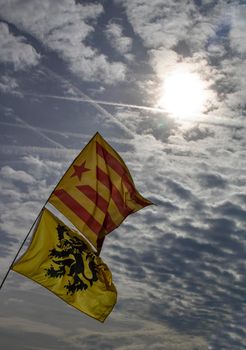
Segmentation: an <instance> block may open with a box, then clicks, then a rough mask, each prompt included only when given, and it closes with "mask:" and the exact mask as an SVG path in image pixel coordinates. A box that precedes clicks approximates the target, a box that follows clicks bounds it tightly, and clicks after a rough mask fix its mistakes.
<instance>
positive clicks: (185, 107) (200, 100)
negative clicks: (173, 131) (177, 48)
mask: <svg viewBox="0 0 246 350" xmlns="http://www.w3.org/2000/svg"><path fill="white" fill-rule="evenodd" d="M205 102H206V90H205V83H204V82H203V81H202V79H201V78H200V77H199V75H198V74H196V73H191V72H188V71H179V70H176V71H173V72H170V74H168V75H167V77H166V78H165V79H164V81H163V85H162V88H161V96H160V98H159V101H158V102H157V107H159V108H162V109H164V110H165V111H166V112H167V113H168V114H169V115H170V117H173V118H175V119H181V120H182V119H196V118H197V117H199V114H201V113H202V111H203V109H204V106H205Z"/></svg>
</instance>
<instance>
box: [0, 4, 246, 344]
mask: <svg viewBox="0 0 246 350" xmlns="http://www.w3.org/2000/svg"><path fill="white" fill-rule="evenodd" d="M0 6H1V14H0V48H1V55H0V72H1V75H0V127H1V140H0V142H1V147H0V156H1V158H0V167H1V169H0V175H1V176H0V186H1V202H0V207H1V211H0V212H1V219H0V265H1V269H0V277H1V278H3V277H4V275H5V272H6V271H7V269H8V266H9V265H10V263H11V261H12V259H13V257H14V256H15V253H16V251H17V249H18V247H19V245H20V243H21V242H22V240H23V239H24V237H25V235H26V233H27V232H28V230H29V228H30V226H31V224H32V222H33V221H34V220H35V218H36V216H37V215H38V213H39V211H40V209H41V208H42V206H43V205H44V203H45V201H46V199H47V197H48V196H49V194H50V193H51V191H52V190H53V188H54V186H55V185H56V183H57V181H58V180H59V179H60V177H61V176H62V174H63V173H64V171H65V170H66V168H67V167H68V165H69V164H70V163H71V161H72V160H73V159H74V157H75V156H76V155H77V154H78V152H79V151H80V150H81V149H82V148H83V146H84V145H85V144H86V143H87V142H88V141H89V140H90V138H91V137H92V136H93V135H94V134H95V132H96V131H99V132H100V133H101V134H102V136H103V137H104V138H105V139H106V140H107V141H108V142H109V143H110V144H111V145H112V146H113V147H114V148H115V149H116V150H117V151H118V152H119V153H120V155H121V156H122V158H123V159H124V160H125V162H126V164H127V165H128V167H129V169H130V171H131V174H132V176H133V178H134V180H135V183H136V186H137V188H138V189H139V191H140V192H141V193H142V194H143V195H144V196H145V197H147V198H149V199H150V200H152V201H153V202H154V203H155V204H157V205H156V206H150V207H147V208H145V209H143V210H142V211H141V212H138V213H136V214H134V215H132V216H130V217H128V218H127V219H126V221H125V222H124V223H123V224H122V225H121V227H119V228H118V229H117V230H115V231H114V232H112V233H111V234H110V235H109V236H108V237H107V239H106V241H105V243H104V247H103V250H102V253H101V256H102V258H103V259H104V261H105V262H106V263H107V264H108V265H109V266H110V268H111V270H112V273H113V277H114V282H115V284H116V286H117V289H118V294H119V295H118V303H117V305H116V307H115V309H114V310H113V312H112V314H111V315H110V316H109V318H108V319H107V321H106V323H105V324H100V323H99V322H97V321H95V320H93V319H90V318H89V317H86V316H85V315H83V314H81V313H79V312H78V311H77V310H74V309H72V308H71V307H69V306H68V305H66V304H65V303H64V302H63V301H61V300H59V299H58V298H56V297H55V296H54V295H52V294H51V293H49V292H48V291H46V290H45V289H44V288H42V287H40V286H38V285H35V284H34V283H32V282H31V281H29V280H28V279H25V278H23V277H21V276H18V275H17V274H15V273H13V272H11V273H10V275H9V277H8V279H7V281H6V283H5V285H4V287H3V289H2V290H1V302H0V305H1V315H0V336H1V344H3V345H2V346H3V347H5V348H8V349H16V348H18V349H20V350H27V349H35V350H48V349H87V350H92V349H95V348H98V347H101V348H103V349H114V350H136V349H146V348H148V349H150V350H160V349H162V350H163V349H164V350H166V349H167V350H171V349H173V350H205V349H207V350H215V349H216V350H217V349H225V350H227V349H228V350H229V349H234V350H243V349H245V347H246V343H245V339H246V337H245V301H246V298H245V295H246V288H245V257H246V256H245V255H246V254H245V221H246V195H245V189H246V176H245V169H246V157H245V155H246V151H245V146H246V139H245V127H246V123H245V96H246V83H245V82H246V73H245V72H246V65H245V56H246V41H245V30H246V21H245V18H246V4H245V1H223V0H220V1H219V0H218V1H210V0H204V1H203V0H200V1H169V0H168V1H161V0H153V1H151V2H150V1H147V0H141V1H140V0H125V1H122V0H115V1H113V0H112V1H106V0H105V1H98V2H97V1H79V0H78V1H74V0H60V1H53V0H43V1H38V0H33V1H27V0H22V1H18V0H7V1H6V0H5V1H3V0H0Z"/></svg>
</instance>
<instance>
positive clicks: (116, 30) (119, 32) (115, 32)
mask: <svg viewBox="0 0 246 350" xmlns="http://www.w3.org/2000/svg"><path fill="white" fill-rule="evenodd" d="M105 33H106V36H107V38H108V41H109V43H110V44H111V45H112V47H113V48H114V49H115V50H116V51H118V52H119V53H120V54H121V55H123V56H124V57H125V58H127V59H130V60H132V59H133V58H134V56H133V55H131V54H130V52H131V49H132V38H130V37H128V36H125V35H124V34H123V28H122V27H121V26H120V25H119V24H117V23H113V22H111V23H109V24H108V25H107V27H106V30H105Z"/></svg>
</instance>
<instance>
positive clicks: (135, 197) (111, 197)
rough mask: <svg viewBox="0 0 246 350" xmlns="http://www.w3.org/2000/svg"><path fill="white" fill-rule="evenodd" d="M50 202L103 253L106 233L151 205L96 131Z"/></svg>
mask: <svg viewBox="0 0 246 350" xmlns="http://www.w3.org/2000/svg"><path fill="white" fill-rule="evenodd" d="M49 203H51V204H52V205H53V206H54V207H55V208H57V209H58V210H59V211H60V212H61V213H62V214H63V215H64V216H65V217H67V218H68V219H69V220H70V221H71V222H72V223H73V224H74V225H75V226H76V227H77V228H78V230H79V231H80V232H82V233H83V234H84V236H85V237H86V238H87V239H88V240H89V241H90V242H91V244H92V245H93V246H94V247H95V248H96V250H97V251H98V252H100V249H101V246H102V242H103V239H104V237H105V235H107V234H108V233H110V232H111V231H113V230H114V229H115V228H116V227H118V226H119V225H120V224H121V223H122V221H123V220H124V219H125V218H126V217H127V216H128V215H129V214H131V213H134V212H136V211H138V210H140V209H142V208H144V207H145V206H147V205H150V204H152V203H151V202H150V201H149V200H147V199H145V198H143V197H142V196H141V195H140V193H139V192H138V191H137V190H136V188H135V185H134V182H133V180H132V177H131V175H130V172H129V170H128V169H127V166H126V165H125V163H124V161H123V160H122V159H121V157H120V156H119V154H118V153H117V152H116V151H115V150H114V149H113V148H112V147H111V146H110V145H109V144H108V143H107V142H106V141H105V140H104V139H103V138H102V136H101V135H100V134H99V133H96V134H95V136H94V137H93V138H92V139H91V141H90V142H89V143H88V144H87V145H86V146H85V148H84V149H83V150H82V151H81V153H80V154H79V155H78V156H77V158H76V159H75V160H74V162H73V164H72V165H71V166H70V167H69V169H68V170H67V172H66V173H65V174H64V176H63V178H62V179H61V181H60V182H59V183H58V185H57V186H56V188H55V190H54V191H53V192H52V194H51V196H50V198H49Z"/></svg>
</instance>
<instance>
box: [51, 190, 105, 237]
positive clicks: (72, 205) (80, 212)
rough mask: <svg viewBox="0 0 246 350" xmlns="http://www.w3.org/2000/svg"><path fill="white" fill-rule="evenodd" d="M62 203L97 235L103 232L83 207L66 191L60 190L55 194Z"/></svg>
mask: <svg viewBox="0 0 246 350" xmlns="http://www.w3.org/2000/svg"><path fill="white" fill-rule="evenodd" d="M53 193H54V194H55V195H56V196H57V197H58V198H59V199H60V201H61V202H62V203H63V204H65V205H66V206H67V207H68V208H69V209H70V210H71V211H72V212H73V213H74V214H75V215H77V216H78V217H79V218H80V219H82V220H83V221H84V222H85V223H86V225H87V226H88V227H89V228H90V229H91V230H92V231H93V232H94V233H95V234H96V235H98V233H99V232H100V230H101V228H102V227H101V225H100V224H99V223H98V222H97V221H96V220H95V219H94V217H93V216H91V214H90V213H88V211H87V210H86V209H85V208H84V207H82V206H81V205H80V204H79V203H78V202H77V201H76V200H75V199H74V198H73V197H71V196H70V194H69V193H67V192H66V191H65V190H63V189H60V190H56V191H54V192H53Z"/></svg>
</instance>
